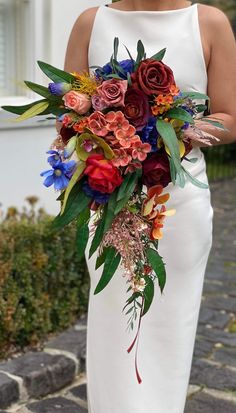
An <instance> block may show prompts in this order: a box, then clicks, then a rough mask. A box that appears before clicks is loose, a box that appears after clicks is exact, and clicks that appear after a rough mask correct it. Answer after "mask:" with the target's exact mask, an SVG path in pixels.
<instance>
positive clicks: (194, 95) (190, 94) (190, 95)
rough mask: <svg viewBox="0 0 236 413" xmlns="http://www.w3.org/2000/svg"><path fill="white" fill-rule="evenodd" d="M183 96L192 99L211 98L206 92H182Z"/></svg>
mask: <svg viewBox="0 0 236 413" xmlns="http://www.w3.org/2000/svg"><path fill="white" fill-rule="evenodd" d="M182 96H183V97H185V98H186V97H188V98H190V99H204V100H209V99H210V98H209V96H207V95H205V94H204V93H199V92H182Z"/></svg>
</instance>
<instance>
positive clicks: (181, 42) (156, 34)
mask: <svg viewBox="0 0 236 413" xmlns="http://www.w3.org/2000/svg"><path fill="white" fill-rule="evenodd" d="M115 37H118V38H119V43H120V46H119V51H118V60H123V59H127V58H128V54H127V51H126V48H125V46H126V47H127V48H128V49H129V51H130V53H131V55H132V56H133V57H136V53H137V51H136V47H137V42H138V40H139V39H141V40H142V42H143V44H144V46H145V51H146V55H147V57H151V56H152V55H154V54H155V53H157V52H158V51H159V50H161V49H163V48H167V50H166V54H165V57H164V59H163V61H164V63H166V64H167V65H169V66H170V67H171V68H172V70H173V72H174V75H175V80H176V84H177V85H178V86H179V87H180V89H181V90H182V91H198V92H201V93H207V67H206V63H205V59H204V51H203V45H202V40H201V33H200V27H199V13H198V4H193V5H192V6H189V7H187V8H183V9H177V10H168V11H122V10H118V9H114V8H111V7H106V6H100V7H99V8H98V10H97V12H96V16H95V20H94V23H93V28H92V32H91V37H90V44H89V53H88V63H89V66H96V65H97V66H103V65H104V64H105V63H107V62H108V61H109V60H110V57H111V55H112V53H113V42H114V38H115ZM191 155H192V157H198V158H199V161H200V160H201V162H200V163H201V164H202V163H203V155H202V153H201V151H200V149H199V148H194V149H193V150H192V151H191ZM184 162H185V166H186V167H187V168H188V170H190V172H191V173H194V172H195V171H196V166H197V165H196V164H189V163H188V162H187V161H184ZM198 166H200V165H199V162H198Z"/></svg>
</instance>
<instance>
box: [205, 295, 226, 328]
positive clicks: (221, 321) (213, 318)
mask: <svg viewBox="0 0 236 413" xmlns="http://www.w3.org/2000/svg"><path fill="white" fill-rule="evenodd" d="M206 302H207V301H206ZM204 304H205V303H204ZM230 319H231V317H230V315H229V314H221V313H220V312H219V311H217V310H213V309H212V308H207V307H205V305H203V306H201V309H200V314H199V323H202V324H211V325H212V326H213V327H216V328H224V327H225V326H226V325H227V323H228V322H229V321H230Z"/></svg>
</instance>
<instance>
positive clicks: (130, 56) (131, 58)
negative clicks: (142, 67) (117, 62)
mask: <svg viewBox="0 0 236 413" xmlns="http://www.w3.org/2000/svg"><path fill="white" fill-rule="evenodd" d="M124 46H125V45H124ZM125 48H126V51H127V53H128V55H129V58H130V60H132V61H133V62H135V60H134V58H133V57H132V55H131V53H130V51H129V49H128V48H127V47H126V46H125Z"/></svg>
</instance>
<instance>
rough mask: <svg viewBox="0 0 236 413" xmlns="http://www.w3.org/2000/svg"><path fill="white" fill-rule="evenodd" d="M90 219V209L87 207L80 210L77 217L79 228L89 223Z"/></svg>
mask: <svg viewBox="0 0 236 413" xmlns="http://www.w3.org/2000/svg"><path fill="white" fill-rule="evenodd" d="M89 219H90V209H89V207H86V208H85V209H84V210H83V211H81V212H80V214H79V216H78V218H77V228H79V227H82V226H83V225H85V224H88V222H89Z"/></svg>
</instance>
